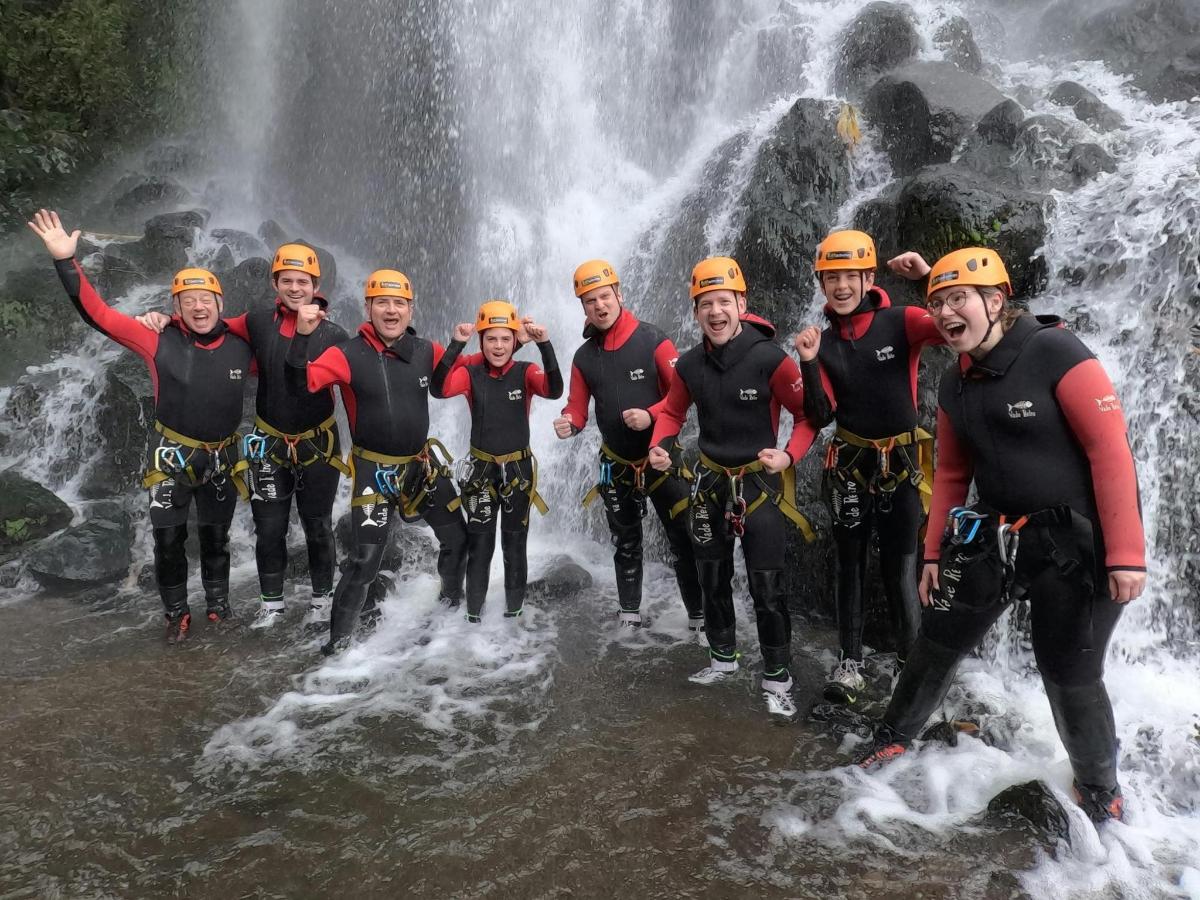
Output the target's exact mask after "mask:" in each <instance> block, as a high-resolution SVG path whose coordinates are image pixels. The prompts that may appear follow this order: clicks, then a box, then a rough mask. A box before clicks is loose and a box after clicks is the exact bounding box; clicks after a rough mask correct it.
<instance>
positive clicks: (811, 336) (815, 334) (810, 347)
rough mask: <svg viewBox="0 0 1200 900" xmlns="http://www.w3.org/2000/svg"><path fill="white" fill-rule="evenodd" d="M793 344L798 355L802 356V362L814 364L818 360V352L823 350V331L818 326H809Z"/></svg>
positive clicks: (797, 336)
mask: <svg viewBox="0 0 1200 900" xmlns="http://www.w3.org/2000/svg"><path fill="white" fill-rule="evenodd" d="M792 343H793V344H794V345H795V347H796V353H798V354H799V355H800V361H801V362H812V361H813V360H814V359H816V358H817V351H818V350H820V349H821V329H819V328H817V326H816V325H809V326H808V327H807V328H805V329H804V330H803V331H801V332H800V333H799V334H798V335H796V337H795V338H794V340H793V341H792Z"/></svg>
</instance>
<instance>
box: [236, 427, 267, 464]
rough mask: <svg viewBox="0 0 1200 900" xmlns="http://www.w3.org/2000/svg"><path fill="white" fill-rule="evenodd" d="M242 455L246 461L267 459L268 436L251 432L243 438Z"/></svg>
mask: <svg viewBox="0 0 1200 900" xmlns="http://www.w3.org/2000/svg"><path fill="white" fill-rule="evenodd" d="M242 455H243V456H245V457H246V459H265V458H266V456H267V436H266V435H265V434H256V433H255V432H253V431H252V432H250V433H249V434H248V435H246V436H245V437H244V438H242Z"/></svg>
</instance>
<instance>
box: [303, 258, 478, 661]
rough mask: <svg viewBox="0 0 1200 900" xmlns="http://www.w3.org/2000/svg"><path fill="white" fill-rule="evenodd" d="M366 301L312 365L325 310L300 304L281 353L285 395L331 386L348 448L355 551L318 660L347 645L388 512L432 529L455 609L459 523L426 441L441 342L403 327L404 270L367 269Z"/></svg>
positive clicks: (445, 472) (446, 595) (445, 477)
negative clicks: (355, 324) (346, 334)
mask: <svg viewBox="0 0 1200 900" xmlns="http://www.w3.org/2000/svg"><path fill="white" fill-rule="evenodd" d="M365 295H366V312H367V318H368V321H366V322H364V323H363V324H362V325H361V326H359V329H358V333H357V334H356V335H355V336H354V337H352V338H350V339H349V340H347V341H343V342H342V343H340V344H338V345H336V346H334V347H330V348H329V349H328V350H326V351H325V352H324V353H322V354H321V355H320V356H318V357H316V358H315V359H313V360H312V361H311V362H309V356H310V354H309V350H308V342H309V340H310V337H309V336H310V335H311V334H313V333H314V331H315V330H316V328H317V325H318V324H319V323H320V321H321V320H322V319H324V318H325V310H324V309H322V308H321V307H320V306H319V305H317V304H315V303H312V304H307V305H305V306H302V307H300V309H299V310H298V311H297V318H296V336H295V337H294V338H293V339H292V342H291V345H290V346H289V347H288V351H287V356H286V365H287V372H288V387H289V390H292V391H296V392H298V393H299V392H303V391H306V390H307V391H309V392H312V393H318V392H321V391H326V390H328V388H329V387H330V386H332V385H335V384H336V385H338V386H340V388H341V392H342V402H343V403H344V404H345V406H346V418H347V419H348V421H349V424H350V435H351V441H352V445H353V446H352V447H351V449H350V455H351V459H352V467H353V471H354V488H353V496H352V498H351V501H350V503H351V511H352V521H353V528H354V542H355V548H354V551H353V554H352V556H351V558H350V561H349V567H348V568H347V570H346V571H345V573H344V574H343V575H342V577H341V579H340V580H339V582H338V585H337V589H336V590H335V591H334V596H333V610H332V614H331V617H330V636H329V643H327V644H326V645H325V646H324V647H322V652H323V653H325V654H326V655H329V654H332V653H335V652H336V651H337V650H339V649H341V648H342V647H344V646H345V645H346V644H347V643H348V642H349V640H350V637H351V635H352V633H353V631H354V627H355V625H356V623H357V622H358V621H359V616H360V614H361V613H362V611H363V605H364V603H365V602H366V600H367V591H368V589H369V588H370V586H371V583H372V582H373V581H374V580H375V576H376V574H378V572H379V565H380V563H381V562H382V560H383V551H384V548H385V546H386V544H387V539H388V535H389V533H390V531H391V526H392V519H393V513H398V514H399V515H401V516H402V517H403V518H405V519H406V520H412V519H416V518H423V519H424V520H425V522H426V523H427V524H428V525H429V526H430V527H431V528H432V529H433V533H434V535H435V536H436V538H437V540H438V544H439V546H440V552H439V554H438V574H439V575H440V576H441V580H442V587H441V591H442V600H443V602H445V603H446V604H447V605H450V606H457V605H458V603H459V601H460V600H461V599H462V594H463V576H464V567H465V562H466V526H465V524H464V523H463V517H462V512H461V511H460V509H459V506H460V504H459V498H458V493H457V491H455V489H454V481H453V477H452V474H451V472H450V470H449V467H448V461H447V460H446V459H445V456H446V454H445V449H444V448H442V446H441V444H440V443H439V442H438V441H437V440H436V439H430V437H429V387H430V381H431V379H432V377H433V371H434V369H435V368H436V367H437V365H438V363H439V362H440V361H441V358H442V346H441V345H440V344H438V343H437V342H436V341H427V340H425V339H423V338H419V337H417V334H416V332H415V331H413V329H412V328H411V327H409V323H410V322H411V321H412V313H413V303H414V298H413V290H412V284H411V282H410V281H409V279H408V276H407V275H405V274H404V273H402V272H398V271H396V270H395V269H379V270H377V271H375V272H373V273H371V275H370V276H369V277H368V279H367V284H366V289H365ZM439 452H440V455H441V458H439Z"/></svg>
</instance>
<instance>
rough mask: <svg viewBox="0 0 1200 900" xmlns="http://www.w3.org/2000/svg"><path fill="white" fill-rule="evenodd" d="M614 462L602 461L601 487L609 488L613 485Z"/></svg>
mask: <svg viewBox="0 0 1200 900" xmlns="http://www.w3.org/2000/svg"><path fill="white" fill-rule="evenodd" d="M612 470H613V464H612V460H608V459H602V460H600V487H608V486H609V485H610V484H612Z"/></svg>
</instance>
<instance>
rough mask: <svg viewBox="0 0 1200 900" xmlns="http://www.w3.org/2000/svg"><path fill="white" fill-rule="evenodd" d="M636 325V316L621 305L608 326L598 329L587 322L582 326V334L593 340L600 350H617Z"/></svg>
mask: <svg viewBox="0 0 1200 900" xmlns="http://www.w3.org/2000/svg"><path fill="white" fill-rule="evenodd" d="M637 327H638V319H637V316H635V315H634V314H633V313H631V312H630V311H629V310H627V309H626V308H625V307H623V306H622V307H621V312H620V314H619V315H618V316H617V318H616V321H614V322H613V323H612V325H611V326H609V328H607V329H606V330H605V331H600V330H599V329H597V328H596V327H595V326H593V325H592V324H591V323H590V322H589V323H588V324H587V325H585V326H584V328H583V336H584V338H585V339H588V338H591V339H593V340H595V341H596V343H597V344H599V345H600V349H601V350H619V349H620V348H621V346H622V345H623V344H624V343H625V342H626V341H627V340H629V336H630V335H631V334H633V331H634V329H635V328H637Z"/></svg>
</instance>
